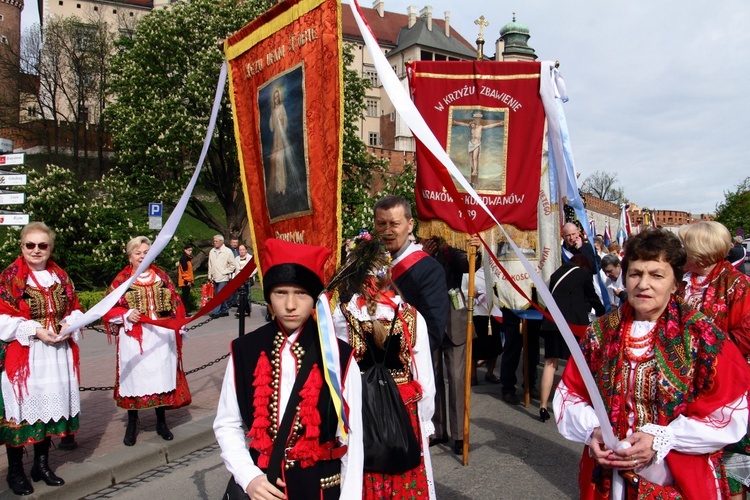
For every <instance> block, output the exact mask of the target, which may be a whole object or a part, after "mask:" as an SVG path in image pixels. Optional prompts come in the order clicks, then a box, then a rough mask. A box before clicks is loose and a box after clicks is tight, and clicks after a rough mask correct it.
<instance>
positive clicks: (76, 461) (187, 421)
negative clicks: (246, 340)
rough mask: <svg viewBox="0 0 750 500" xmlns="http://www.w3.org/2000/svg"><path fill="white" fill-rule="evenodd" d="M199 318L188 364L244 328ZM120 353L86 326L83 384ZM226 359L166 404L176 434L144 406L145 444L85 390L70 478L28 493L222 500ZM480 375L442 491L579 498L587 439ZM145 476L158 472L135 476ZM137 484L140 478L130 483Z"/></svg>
mask: <svg viewBox="0 0 750 500" xmlns="http://www.w3.org/2000/svg"><path fill="white" fill-rule="evenodd" d="M254 312H255V313H256V314H253V317H252V319H251V321H249V324H248V330H252V329H254V328H257V327H258V326H260V325H261V324H263V322H264V321H263V319H262V314H257V312H260V310H259V308H254ZM196 323H198V324H197V325H191V326H195V328H194V329H193V330H192V331H191V332H190V337H191V338H190V340H189V341H188V342H186V344H185V346H186V347H185V358H184V364H185V368H186V369H188V370H190V369H194V368H197V367H201V366H202V365H204V364H206V363H208V362H210V361H212V360H215V359H217V358H219V357H221V356H222V355H224V354H226V353H227V351H228V346H229V342H230V341H231V340H232V339H233V338H235V337H236V336H237V322H236V320H235V319H234V318H233V317H228V318H221V319H219V320H214V321H210V322H205V323H204V322H203V321H197V322H196ZM114 351H115V350H114V346H113V345H110V344H108V342H107V338H106V336H105V335H103V334H101V333H97V332H87V333H86V338H85V339H84V341H83V342H82V346H81V365H82V370H81V373H82V380H81V382H82V385H83V386H86V387H88V386H93V387H99V386H109V385H111V384H112V382H113V379H114V366H115V363H114V361H115V360H114V356H115V353H114ZM225 367H226V360H225V359H224V360H221V361H219V362H217V363H216V364H213V365H211V366H209V367H207V368H205V369H203V370H200V371H198V372H196V373H193V374H191V375H188V381H189V383H190V388H191V390H192V392H193V403H192V404H191V405H190V406H189V407H187V408H180V409H178V410H173V411H170V412H168V415H167V418H168V421H169V423H170V427H171V428H172V429H173V432H174V435H175V439H174V441H170V442H166V441H163V440H162V439H160V438H159V437H158V436H157V435H156V433H155V432H154V426H155V417H154V414H153V412H150V411H145V412H141V421H140V428H139V434H138V443H137V444H136V446H133V447H126V446H124V445H123V444H122V436H123V433H124V430H125V424H126V419H127V417H126V412H124V411H122V410H119V409H117V408H116V407H115V405H114V402H113V401H112V393H111V389H110V390H104V391H86V392H83V393H81V396H82V405H81V406H82V412H81V430H80V432H79V434H78V436H77V441H78V444H79V447H78V449H76V450H74V451H70V452H63V451H61V450H52V452H51V453H50V462H51V464H52V466H53V468H54V469H55V470H56V471H57V472H58V474H59V475H60V476H61V477H63V478H64V479H65V480H66V485H65V486H63V487H60V488H54V487H48V486H45V485H43V484H42V483H35V484H34V489H35V493H34V494H33V495H32V496H31V497H29V498H31V499H37V498H39V499H48V498H49V499H54V500H67V499H80V498H88V496H89V495H91V494H92V493H93V492H96V491H101V490H102V489H104V488H109V487H112V485H117V486H118V489H117V490H116V491H114V490H113V491H108V492H107V496H106V497H103V496H102V495H103V494H102V493H99V497H102V498H126V497H124V495H129V494H130V491H137V490H135V489H134V488H137V489H138V490H140V488H147V489H146V490H143V491H141V492H140V493H138V498H139V500H142V499H143V498H158V499H162V498H164V499H167V498H175V499H179V500H188V499H193V498H210V499H217V498H219V497H220V495H221V493H222V492H223V490H224V487H225V486H226V482H227V480H228V472H227V471H226V470H225V469H224V468H223V466H221V464H220V460H219V458H218V452H217V451H216V450H213V451H211V450H208V451H206V448H207V447H210V446H211V445H213V444H214V443H215V440H214V437H213V432H212V431H211V423H212V421H213V416H214V414H215V411H216V402H217V399H218V393H219V388H220V386H221V380H222V378H223V374H224V369H225ZM520 378H521V377H520V376H519V379H520ZM479 380H481V381H482V384H481V385H479V386H476V387H474V388H473V391H472V426H471V443H472V451H471V455H470V461H469V466H468V467H464V466H463V465H462V463H461V460H460V458H459V457H458V456H456V455H454V454H453V453H452V452H451V450H450V449H449V448H448V447H447V446H437V447H434V448H432V449H431V454H432V458H433V464H434V471H435V480H436V483H437V493H438V497H439V498H441V499H474V498H476V499H483V500H484V499H495V498H500V499H503V498H571V497H576V496H577V486H576V476H577V464H578V457H579V456H580V449H581V448H580V446H579V445H577V444H575V443H568V442H566V441H565V440H563V439H562V438H561V437H560V436H559V434H558V433H557V430H556V429H555V426H554V424H553V423H552V422H551V421H548V422H546V423H541V422H539V420H538V418H537V417H536V415H537V409H536V407H535V406H532V407H530V408H524V407H523V406H509V405H507V404H505V403H503V402H502V401H501V399H500V388H499V386H496V385H491V384H486V383H484V369H483V368H480V369H479ZM55 441H56V440H55ZM27 450H28V451H29V452H30V455H28V456H26V457H25V459H24V462H25V465H26V470H27V473H28V470H29V469H30V468H31V454H33V452H31V447H30V446H28V447H27ZM196 450H200V451H198V452H196ZM194 453H197V454H194ZM6 471H7V468H6V460H4V459H0V499H2V498H16V497H14V496H13V495H12V494H11V493H10V492H9V491H8V490H7V485H6V484H5V481H3V480H2V478H3V477H4V476H5V474H6ZM146 471H147V472H146ZM144 474H145V475H147V476H148V477H152V478H153V479H152V480H151V481H145V480H138V481H135V482H133V481H132V479H133V478H135V477H139V476H142V475H144ZM131 483H135V484H136V485H137V486H135V487H131V486H130V484H131ZM119 485H126V486H127V487H119ZM150 488H154V489H153V490H151V489H150ZM149 495H151V496H150V497H149ZM171 495H174V496H171ZM133 498H135V497H133Z"/></svg>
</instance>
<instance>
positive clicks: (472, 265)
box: [463, 245, 477, 466]
mask: <svg viewBox="0 0 750 500" xmlns="http://www.w3.org/2000/svg"><path fill="white" fill-rule="evenodd" d="M468 254H469V296H468V297H467V301H468V302H467V312H468V314H467V320H466V366H465V374H466V377H465V378H464V449H463V464H464V466H467V465H469V417H470V413H471V407H470V406H471V367H472V366H473V365H474V363H473V362H472V355H471V347H472V346H471V341H472V337H473V336H474V274H475V273H476V267H477V265H476V258H477V253H476V249H475V247H473V246H471V245H469V251H468Z"/></svg>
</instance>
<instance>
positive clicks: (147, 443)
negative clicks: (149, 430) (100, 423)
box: [8, 415, 216, 500]
mask: <svg viewBox="0 0 750 500" xmlns="http://www.w3.org/2000/svg"><path fill="white" fill-rule="evenodd" d="M213 422H214V415H209V416H208V417H203V418H201V419H198V420H195V421H194V422H188V423H186V424H182V425H179V426H177V427H174V428H173V429H172V432H173V433H174V436H175V437H174V440H173V441H171V442H169V441H164V440H163V439H161V437H159V436H157V435H155V434H154V435H152V436H151V437H149V438H142V436H143V434H144V433H140V435H139V437H141V438H142V439H139V440H138V442H137V443H136V445H135V446H133V447H126V446H124V445H123V447H122V448H120V449H118V450H116V451H113V452H112V453H108V454H106V455H101V456H96V457H91V458H90V459H89V460H87V461H86V462H84V463H82V464H66V465H63V466H61V467H60V468H59V469H58V470H57V471H56V472H57V473H59V475H60V476H61V477H62V478H64V479H65V485H64V486H61V487H52V486H47V485H45V484H44V483H43V482H39V483H34V493H33V494H32V495H29V496H26V497H25V498H28V499H30V500H32V499H33V500H35V499H55V500H69V499H70V500H77V499H80V498H84V497H86V496H88V495H91V494H93V493H96V492H97V491H99V490H103V489H105V488H110V487H112V486H114V485H116V484H120V483H122V482H124V481H128V480H130V479H133V478H134V477H137V476H139V475H140V474H143V473H144V472H148V471H150V470H152V469H155V468H157V467H161V466H164V465H168V464H170V463H172V462H174V461H176V460H178V459H180V458H182V457H184V456H186V455H189V454H190V453H193V452H195V451H198V450H201V449H203V448H206V447H208V446H211V445H212V444H214V443H216V437H215V436H214V431H213ZM8 493H10V492H8Z"/></svg>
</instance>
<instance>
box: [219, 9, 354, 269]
mask: <svg viewBox="0 0 750 500" xmlns="http://www.w3.org/2000/svg"><path fill="white" fill-rule="evenodd" d="M224 51H225V54H226V58H227V60H228V62H229V82H230V83H229V85H230V97H231V100H232V108H233V111H234V116H235V135H236V138H237V145H238V153H239V158H240V165H241V167H240V168H241V177H242V185H243V190H244V194H245V201H246V203H247V206H248V214H249V216H250V221H251V225H250V228H251V231H252V239H253V247H254V255H255V256H256V258H257V259H258V262H265V252H266V249H265V248H264V246H263V245H262V242H264V241H266V240H267V239H268V238H277V239H283V240H287V241H293V242H296V243H306V244H309V245H317V246H322V247H326V248H328V249H330V250H331V256H330V257H329V259H328V261H327V262H326V266H325V275H326V276H331V275H332V274H333V271H334V270H335V268H336V265H337V262H338V256H339V253H340V252H339V249H340V246H341V236H340V230H339V228H340V226H341V201H340V200H341V197H340V185H341V161H342V139H341V138H342V133H341V130H342V126H343V93H342V88H343V73H342V62H341V51H342V45H341V4H340V3H339V2H337V1H334V0H290V1H286V2H281V3H278V4H277V5H275V6H274V7H272V8H271V9H269V10H268V11H267V12H266V13H265V14H263V15H262V16H260V17H259V18H257V19H255V20H254V21H252V22H251V23H249V24H248V25H247V26H245V27H244V28H242V29H241V30H239V31H238V32H237V33H235V34H234V35H232V36H231V37H230V38H229V39H227V41H226V42H225V45H224Z"/></svg>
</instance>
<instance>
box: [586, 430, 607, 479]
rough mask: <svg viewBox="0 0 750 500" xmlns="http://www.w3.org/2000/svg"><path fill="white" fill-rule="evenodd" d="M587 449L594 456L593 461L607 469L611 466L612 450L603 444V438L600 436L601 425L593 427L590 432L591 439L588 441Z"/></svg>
mask: <svg viewBox="0 0 750 500" xmlns="http://www.w3.org/2000/svg"><path fill="white" fill-rule="evenodd" d="M589 450H591V454H592V455H593V457H594V461H595V462H596V463H598V464H599V465H601V466H602V467H605V468H607V469H609V468H611V467H612V460H611V457H612V450H610V449H609V448H607V445H605V444H604V438H603V437H602V429H601V427H597V428H596V429H594V432H592V433H591V441H589Z"/></svg>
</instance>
